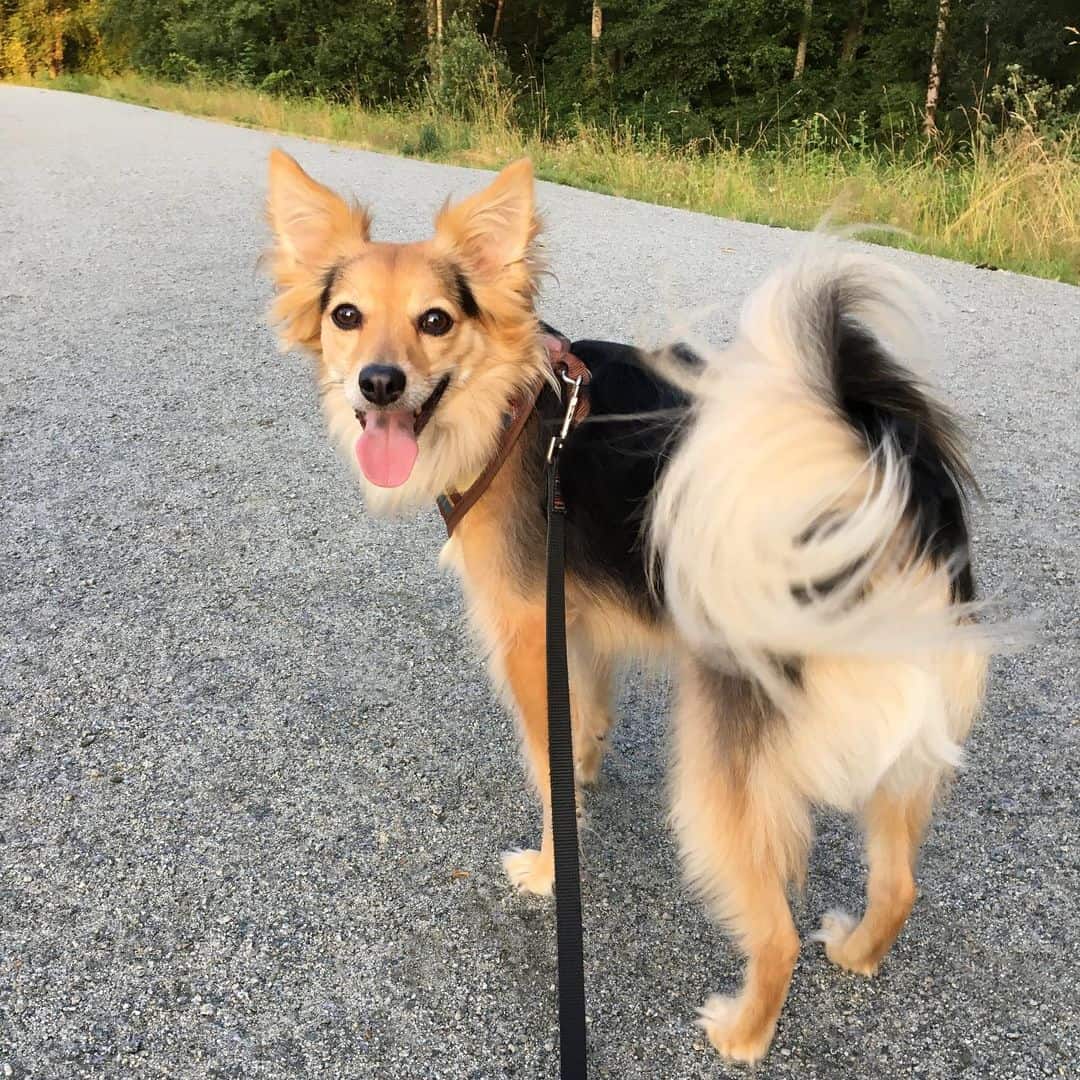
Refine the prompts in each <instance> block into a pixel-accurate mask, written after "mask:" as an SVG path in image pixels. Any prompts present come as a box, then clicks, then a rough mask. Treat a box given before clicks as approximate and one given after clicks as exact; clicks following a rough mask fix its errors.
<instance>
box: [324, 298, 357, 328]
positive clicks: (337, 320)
mask: <svg viewBox="0 0 1080 1080" xmlns="http://www.w3.org/2000/svg"><path fill="white" fill-rule="evenodd" d="M330 318H331V319H333V320H334V325H335V326H337V327H339V328H340V329H342V330H356V329H358V328H359V326H360V324H361V323H362V322H363V321H364V316H363V315H361V314H360V309H359V308H358V307H356V305H355V304H338V306H337V307H336V308H334V310H333V311H331V312H330Z"/></svg>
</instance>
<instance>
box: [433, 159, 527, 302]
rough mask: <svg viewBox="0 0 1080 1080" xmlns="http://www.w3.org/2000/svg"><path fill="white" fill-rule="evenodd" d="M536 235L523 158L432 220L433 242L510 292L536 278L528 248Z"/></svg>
mask: <svg viewBox="0 0 1080 1080" xmlns="http://www.w3.org/2000/svg"><path fill="white" fill-rule="evenodd" d="M539 232H540V222H539V220H538V218H537V216H536V198H535V188H534V184H533V169H532V162H530V161H529V159H528V158H522V159H521V160H520V161H515V162H514V163H513V164H512V165H507V167H506V168H505V169H503V171H502V172H501V173H499V175H498V176H497V177H495V179H494V180H493V181H492V182H491V183H490V184H489V185H488V186H487V187H486V188H484V190H483V191H479V192H477V193H476V194H475V195H470V196H469V198H467V199H465V200H463V201H462V202H459V203H457V204H456V205H454V206H446V207H444V208H443V210H442V211H441V212H440V213H439V216H438V217H437V218H436V219H435V237H436V240H437V241H438V242H440V243H441V244H443V245H447V246H448V247H449V248H450V249H451V250H452V252H453V253H454V255H455V257H456V258H458V259H459V260H460V261H461V262H463V263H464V265H465V267H466V269H467V270H468V271H469V272H470V273H471V275H472V276H473V277H479V278H481V279H487V280H489V281H495V280H498V281H499V282H500V284H501V283H503V282H505V283H506V284H508V285H510V286H511V287H513V288H520V282H521V281H531V280H532V278H533V277H534V276H535V273H536V266H535V265H534V262H533V256H534V250H533V245H534V242H535V240H536V237H537V234H538V233H539ZM519 279H520V281H519Z"/></svg>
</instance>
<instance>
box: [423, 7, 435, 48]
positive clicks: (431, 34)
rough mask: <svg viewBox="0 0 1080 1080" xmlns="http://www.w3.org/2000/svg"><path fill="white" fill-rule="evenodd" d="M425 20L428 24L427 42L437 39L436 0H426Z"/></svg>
mask: <svg viewBox="0 0 1080 1080" xmlns="http://www.w3.org/2000/svg"><path fill="white" fill-rule="evenodd" d="M424 20H425V23H426V26H427V42H428V45H430V44H431V43H432V42H433V41H434V40H435V0H424Z"/></svg>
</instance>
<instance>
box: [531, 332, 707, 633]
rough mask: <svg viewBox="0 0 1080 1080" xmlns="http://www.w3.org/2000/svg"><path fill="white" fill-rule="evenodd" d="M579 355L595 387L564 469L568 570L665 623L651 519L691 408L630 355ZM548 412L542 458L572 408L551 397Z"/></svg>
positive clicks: (545, 399) (596, 349)
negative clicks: (648, 526)
mask: <svg viewBox="0 0 1080 1080" xmlns="http://www.w3.org/2000/svg"><path fill="white" fill-rule="evenodd" d="M571 351H572V352H573V353H574V355H575V356H577V357H579V358H580V359H581V360H582V361H583V362H584V363H585V365H586V366H587V367H588V368H589V371H590V373H591V376H592V381H591V383H590V386H589V400H590V412H589V417H588V419H587V420H586V421H585V422H584V423H583V424H581V425H579V426H578V427H577V428H575V429H574V430H573V431H572V432H571V434H570V436H569V438H568V439H567V441H566V445H565V447H564V448H563V451H562V456H561V459H560V476H561V480H562V490H563V497H564V499H565V501H566V525H567V528H566V565H567V568H568V570H569V571H570V573H572V574H574V575H576V576H577V577H578V578H579V579H581V580H583V581H586V582H595V583H598V584H600V583H603V584H605V585H607V586H608V587H611V588H614V589H616V590H618V591H619V592H620V593H621V594H622V595H623V597H624V598H625V599H626V600H627V601H629V602H630V603H631V604H633V605H634V606H635V607H637V608H638V609H639V610H640V611H642V613H643V614H647V615H650V616H651V617H653V618H657V617H659V615H660V609H659V598H658V597H657V596H656V595H654V594H653V592H652V591H651V590H650V588H649V583H648V578H647V574H646V553H645V541H646V536H645V515H646V513H647V510H648V506H649V501H650V498H651V496H652V493H653V490H654V488H655V487H656V484H657V481H658V480H659V478H660V476H661V475H662V473H663V471H664V467H665V465H666V464H667V461H668V458H669V456H670V455H671V454H672V453H673V451H674V449H675V447H676V446H677V445H678V442H679V440H680V438H681V435H682V430H683V420H684V419H685V416H686V409H687V405H688V401H687V399H686V397H685V395H684V394H682V393H681V392H680V391H678V390H676V389H675V388H674V387H673V386H671V385H670V384H669V383H667V382H665V381H664V380H662V379H661V378H659V377H658V376H657V375H656V374H655V373H654V372H653V371H652V370H651V368H649V366H648V365H647V364H645V363H643V360H642V355H641V353H640V352H639V351H638V350H636V349H633V348H630V347H629V346H627V345H617V344H613V343H611V342H606V341H576V342H574V343H573V345H572V346H571ZM686 359H688V360H689V359H690V357H689V354H687V356H686ZM538 408H539V411H540V414H541V417H542V418H543V421H544V423H542V424H541V429H542V432H541V437H540V440H539V443H540V445H539V446H538V447H537V451H538V452H539V453H540V454H541V455H542V454H543V453H545V452H546V449H547V442H548V439H549V438H550V435H551V432H552V431H553V430H555V429H556V428H557V426H558V424H559V422H560V421H561V419H562V406H561V405H560V403H559V402H558V400H557V399H556V397H555V394H554V392H553V391H551V390H550V389H547V390H545V391H544V393H543V394H542V395H541V399H540V402H539V405H538ZM621 417H631V418H629V419H621ZM541 491H542V489H541ZM538 496H541V492H540V491H538ZM541 497H542V496H541Z"/></svg>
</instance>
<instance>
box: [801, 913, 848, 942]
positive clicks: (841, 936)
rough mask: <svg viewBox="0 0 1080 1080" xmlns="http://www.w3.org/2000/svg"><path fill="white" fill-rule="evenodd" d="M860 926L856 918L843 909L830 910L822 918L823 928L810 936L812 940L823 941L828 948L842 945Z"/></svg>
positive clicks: (819, 928)
mask: <svg viewBox="0 0 1080 1080" xmlns="http://www.w3.org/2000/svg"><path fill="white" fill-rule="evenodd" d="M858 925H859V924H858V922H857V921H856V920H855V917H854V916H853V915H849V914H848V913H847V912H846V911H845V910H844V909H843V908H830V909H829V910H828V911H826V912H825V914H824V915H822V916H821V926H819V927H818V928H817V930H815V931H814V932H813V933H812V934H811V935H810V940H811V941H822V942H824V943H825V945H826V946H829V945H842V944H843V943H844V942H845V941H847V939H848V938H849V937H850V936H851V931H852V930H854V929H855V927H856V926H858Z"/></svg>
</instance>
